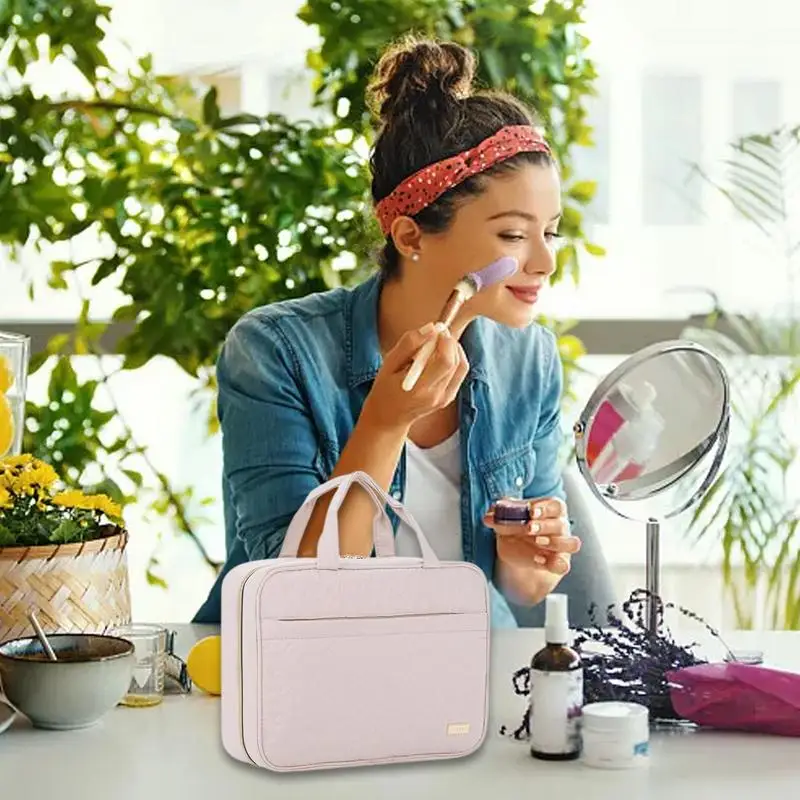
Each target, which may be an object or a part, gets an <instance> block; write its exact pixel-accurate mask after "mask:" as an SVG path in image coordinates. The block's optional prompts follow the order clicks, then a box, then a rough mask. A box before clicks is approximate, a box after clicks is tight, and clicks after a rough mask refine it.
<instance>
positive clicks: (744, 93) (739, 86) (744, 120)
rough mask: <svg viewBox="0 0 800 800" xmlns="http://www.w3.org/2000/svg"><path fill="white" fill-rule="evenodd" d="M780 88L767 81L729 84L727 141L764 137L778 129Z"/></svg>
mask: <svg viewBox="0 0 800 800" xmlns="http://www.w3.org/2000/svg"><path fill="white" fill-rule="evenodd" d="M781 99H782V98H781V84H780V83H778V81H768V80H739V81H734V83H733V102H732V119H731V128H732V130H731V138H732V139H737V138H739V137H741V136H750V135H751V134H754V133H765V132H766V131H769V130H772V129H774V128H777V127H779V126H780V124H781V122H782V116H783V115H782V111H781Z"/></svg>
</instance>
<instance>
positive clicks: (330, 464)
mask: <svg viewBox="0 0 800 800" xmlns="http://www.w3.org/2000/svg"><path fill="white" fill-rule="evenodd" d="M473 72H474V60H473V57H472V55H471V54H470V53H469V52H468V51H467V50H464V49H463V48H461V47H459V46H458V45H455V44H450V43H443V44H439V43H436V42H431V41H416V40H407V41H405V42H404V43H403V44H401V45H399V46H397V47H394V48H392V49H390V50H389V51H387V52H386V53H385V54H384V55H383V57H382V58H381V60H380V62H379V64H378V66H377V69H376V73H375V77H374V80H373V83H372V85H371V87H370V92H371V97H370V100H371V101H372V103H373V104H374V107H375V110H376V112H377V114H378V115H379V117H380V120H381V127H380V130H379V132H378V137H377V140H376V143H375V148H374V153H373V156H372V160H371V165H372V172H373V183H372V192H373V197H374V200H375V203H376V213H377V215H378V218H379V220H380V222H381V225H382V227H383V230H384V232H385V233H386V243H385V247H384V249H383V253H382V255H381V258H380V266H381V271H380V274H379V275H377V276H375V277H373V278H371V279H369V280H368V281H366V282H365V283H363V284H362V285H360V286H358V287H357V288H355V289H354V290H345V289H337V290H333V291H330V292H325V293H322V294H317V295H312V296H309V297H305V298H302V299H299V300H293V301H287V302H283V303H277V304H273V305H270V306H268V307H264V308H259V309H256V310H254V311H252V312H250V313H249V314H247V315H246V316H245V317H244V318H243V319H241V320H240V321H239V322H238V323H237V324H236V325H235V326H234V328H233V329H232V331H231V333H230V335H229V336H228V338H227V341H226V342H225V346H224V348H223V351H222V353H221V356H220V360H219V365H218V373H217V379H218V385H219V403H218V406H219V419H220V423H221V428H222V432H223V448H224V469H223V472H224V477H223V491H224V503H225V519H226V530H227V536H226V539H227V550H228V560H227V563H226V566H225V569H224V570H223V575H224V574H225V572H227V570H228V569H230V568H231V567H232V566H234V565H236V564H239V563H242V562H244V561H247V560H254V559H262V558H272V557H275V556H277V555H278V553H279V552H280V548H281V544H282V542H283V536H284V534H285V531H286V526H287V525H288V523H289V521H290V520H291V518H292V516H293V515H294V513H295V512H296V511H297V509H298V508H299V507H300V505H301V503H302V502H303V500H304V499H305V497H306V496H307V495H308V494H309V492H310V491H311V490H312V489H313V488H315V487H316V486H318V485H319V484H320V483H321V482H323V481H325V480H327V479H328V478H330V477H334V476H337V475H341V474H345V473H349V472H353V471H355V470H362V471H364V472H366V473H368V474H369V475H371V476H372V477H373V478H374V479H375V481H376V482H377V483H378V484H380V485H381V486H382V487H383V488H384V489H385V490H387V491H388V492H391V493H393V494H394V496H395V497H397V498H398V499H400V500H401V501H402V502H403V503H404V505H405V506H406V507H407V508H408V510H409V511H410V512H411V513H412V515H414V516H415V518H416V519H417V520H418V522H419V523H420V526H421V528H422V530H423V532H425V534H426V536H427V537H428V539H429V540H430V542H431V544H432V546H433V547H434V550H435V551H436V552H437V555H439V557H440V558H443V559H466V560H468V561H471V562H473V563H475V564H477V565H478V566H480V567H481V568H482V569H483V571H484V573H485V574H486V576H487V578H488V579H489V580H490V582H491V586H492V598H493V607H492V623H493V625H494V626H495V627H498V626H515V624H516V623H515V619H514V616H513V615H512V613H511V611H510V609H509V606H508V604H507V602H506V598H508V599H509V600H511V601H512V602H514V603H516V604H520V605H523V606H531V605H535V604H538V603H539V602H540V601H541V600H542V599H543V598H544V597H545V596H546V595H547V594H548V593H550V592H551V591H553V590H554V589H555V588H556V586H557V585H558V584H559V582H560V580H561V579H562V578H563V576H564V575H566V574H567V572H568V571H569V570H570V559H571V557H572V555H573V554H575V553H577V552H578V550H579V547H580V542H579V540H578V539H577V537H574V536H572V535H570V531H569V526H568V522H567V519H566V509H565V504H564V498H563V488H562V482H561V475H560V468H559V463H558V460H557V452H558V449H559V445H560V443H561V437H562V433H561V430H560V425H559V405H560V402H561V386H562V378H561V367H560V361H559V358H558V352H557V349H556V343H555V338H554V336H553V335H552V333H550V332H549V331H547V330H545V329H543V328H541V327H539V326H538V325H536V324H535V323H534V319H535V316H536V303H537V299H538V296H539V293H540V292H541V291H542V290H543V289H544V287H545V284H546V283H547V280H548V278H549V276H550V275H551V273H552V272H553V269H554V265H555V254H554V251H555V247H554V243H555V241H556V240H557V238H558V223H559V219H560V214H561V201H560V182H559V175H558V171H557V168H556V164H555V161H554V159H553V157H552V155H551V153H550V150H549V148H548V146H547V144H546V142H545V141H544V140H543V138H542V137H541V135H540V134H539V133H538V132H537V130H536V128H535V126H534V121H533V119H532V118H531V116H530V115H529V113H528V112H527V111H526V110H525V109H524V108H523V107H522V106H521V105H520V104H519V103H518V102H516V101H515V100H514V99H512V98H510V97H508V96H505V95H500V94H484V93H478V94H471V91H470V90H471V84H472V79H473ZM454 157H455V160H453V158H454ZM423 168H428V169H427V170H426V171H425V172H423V173H420V170H422V169H423ZM412 176H413V179H412V180H411V181H409V178H412ZM382 201H383V202H382ZM501 256H511V257H513V258H514V259H516V261H517V263H518V265H519V268H518V270H517V272H516V273H515V274H514V275H512V276H511V277H510V278H509V279H507V280H505V281H502V282H501V283H499V284H497V285H495V286H493V287H491V288H488V289H485V290H484V291H482V292H480V293H478V294H477V295H476V296H475V297H474V298H473V299H472V300H470V301H468V302H467V304H465V306H464V307H463V308H462V310H461V312H460V313H459V315H458V317H457V318H456V320H455V322H454V323H453V324H452V325H451V327H450V330H449V331H448V330H444V331H442V330H440V329H439V328H437V327H435V326H434V325H432V324H431V321H432V320H436V319H437V317H438V315H439V312H440V310H441V308H442V306H443V304H444V302H445V301H446V300H447V298H448V296H449V294H450V292H451V291H452V289H453V287H454V286H455V284H456V283H457V282H458V281H459V280H460V279H461V278H462V277H463V276H464V275H465V274H467V273H469V272H473V271H476V270H480V269H482V268H483V267H485V266H486V265H488V264H490V263H491V262H493V261H494V260H496V259H497V258H498V257H501ZM430 339H435V341H436V349H435V353H434V356H433V357H432V358H431V360H430V361H429V363H428V365H427V367H426V368H425V371H424V372H423V374H422V377H421V378H420V379H419V381H418V382H417V384H416V386H415V387H414V388H413V389H412V390H410V391H405V390H404V389H403V387H402V382H403V378H404V376H405V374H406V372H407V371H408V367H409V363H410V361H411V360H412V358H413V356H414V355H415V353H416V352H417V351H418V350H419V348H420V347H421V346H422V345H423V343H424V342H426V341H427V340H430ZM504 496H518V497H525V498H529V499H531V500H532V501H534V502H533V503H532V509H533V511H534V517H535V519H534V521H533V522H532V523H531V524H530V525H529V526H528V527H527V528H523V529H521V530H520V529H519V528H504V527H503V526H500V525H497V524H495V522H494V520H493V516H492V504H493V502H494V501H496V500H497V499H498V498H500V497H504ZM330 498H331V495H330V494H329V495H327V496H326V498H325V502H320V503H318V504H317V507H316V509H315V512H314V514H313V515H312V518H311V521H310V523H309V525H308V528H307V530H306V532H305V534H304V536H303V540H302V543H301V546H300V550H299V554H300V555H301V556H314V555H315V552H316V543H317V540H318V538H319V536H320V533H321V528H322V521H323V518H324V513H325V510H326V507H327V504H328V503H329V501H330ZM374 513H375V509H374V506H373V505H372V503H371V501H370V500H369V498H368V497H367V496H366V493H365V492H364V491H363V490H362V489H360V488H358V487H355V488H353V489H352V490H351V492H350V494H349V495H348V496H347V498H346V499H345V502H344V504H343V505H342V508H341V511H340V515H339V520H340V531H341V533H340V550H341V552H342V553H343V554H348V555H360V556H368V555H370V553H371V550H372V541H371V535H372V526H371V520H372V517H373V516H374ZM396 542H397V547H396V549H397V552H398V554H410V553H413V552H414V548H415V546H416V542H415V541H414V540H413V536H412V535H410V533H409V532H408V531H406V529H405V527H404V526H401V527H400V528H399V530H398V531H397V538H396ZM221 579H222V576H220V578H219V580H218V581H217V583H216V585H215V587H214V588H213V589H212V592H211V595H210V596H209V599H208V600H207V602H206V604H205V605H204V607H203V608H202V609H201V610H200V612H198V615H197V617H196V618H195V621H196V622H218V621H219V588H220V587H219V584H220V581H221Z"/></svg>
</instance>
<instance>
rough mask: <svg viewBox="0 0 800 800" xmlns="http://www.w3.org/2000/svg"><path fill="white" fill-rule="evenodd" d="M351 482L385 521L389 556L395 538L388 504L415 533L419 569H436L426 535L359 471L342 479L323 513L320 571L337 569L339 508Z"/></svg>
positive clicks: (398, 506)
mask: <svg viewBox="0 0 800 800" xmlns="http://www.w3.org/2000/svg"><path fill="white" fill-rule="evenodd" d="M354 483H357V484H358V485H359V486H361V487H362V488H364V489H366V490H367V492H368V493H369V495H370V497H371V498H372V500H373V502H374V503H375V506H376V507H377V509H378V511H379V517H380V518H383V519H384V520H386V523H387V527H388V530H389V534H390V535H391V536H392V555H394V536H393V534H392V528H391V523H389V518H388V517H387V515H386V510H385V508H384V506H385V505H389V506H390V507H391V509H392V510H393V511H394V512H395V514H397V516H398V517H399V518H400V519H401V520H402V521H403V522H405V523H406V525H408V527H409V528H411V530H412V531H413V532H414V535H415V536H416V539H417V543H418V544H419V549H420V552H421V553H422V566H423V567H431V566H438V564H439V558H438V557H437V555H436V553H434V552H433V548H432V547H431V546H430V543H429V542H428V540H427V539H426V538H425V535H424V534H423V533H422V530H421V529H420V527H419V525H418V524H417V521H416V520H415V519H414V517H412V516H411V514H409V513H408V511H407V510H406V509H405V507H404V506H403V504H402V503H400V502H399V501H398V500H395V499H394V498H393V497H392V496H391V495H388V494H387V493H386V492H384V491H383V489H381V487H380V486H378V484H377V483H375V481H374V480H373V479H372V478H371V477H370V476H369V475H367V473H366V472H361V471H360V470H359V471H356V472H352V473H350V474H349V475H347V476H345V480H344V481H343V482H342V484H341V485H340V486H339V488H338V489H337V490H336V494H335V495H334V496H333V500H331V504H330V506H329V507H328V511H327V513H326V514H325V524H324V526H323V528H322V535H321V536H320V538H319V542H318V543H317V567H318V568H319V569H339V564H340V558H341V555H340V554H339V516H338V515H339V509H340V508H341V506H342V503H343V502H344V498H345V496H346V495H347V492H348V491H349V490H350V487H351V486H352V485H353V484H354ZM373 530H374V528H373ZM373 541H374V539H373ZM375 544H376V545H377V542H375ZM376 552H377V547H376Z"/></svg>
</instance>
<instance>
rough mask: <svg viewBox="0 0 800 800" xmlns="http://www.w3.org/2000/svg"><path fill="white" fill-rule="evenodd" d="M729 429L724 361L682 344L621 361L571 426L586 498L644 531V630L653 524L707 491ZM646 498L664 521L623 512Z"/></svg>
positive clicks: (653, 619) (653, 596)
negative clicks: (658, 507)
mask: <svg viewBox="0 0 800 800" xmlns="http://www.w3.org/2000/svg"><path fill="white" fill-rule="evenodd" d="M729 424H730V388H729V382H728V377H727V373H726V372H725V369H724V367H723V365H722V363H721V362H720V360H719V359H718V358H717V357H716V356H715V355H714V354H713V353H711V352H710V351H708V350H706V349H705V348H703V347H701V346H700V345H698V344H695V343H694V342H690V341H683V340H676V341H669V342H659V343H656V344H653V345H650V346H648V347H645V348H644V349H643V350H640V351H638V352H637V353H634V354H633V355H632V356H630V357H629V358H627V359H625V361H623V362H622V363H621V364H620V365H619V366H617V367H616V368H615V369H614V370H612V372H610V373H609V374H608V376H606V377H605V378H604V379H603V380H602V381H601V382H600V384H599V385H598V386H597V388H596V389H595V391H594V392H593V393H592V396H591V397H590V398H589V401H588V403H587V404H586V406H585V408H584V409H583V411H582V413H581V414H580V416H579V418H578V421H577V422H576V423H575V429H574V433H575V453H576V459H577V463H578V468H579V470H580V473H581V475H582V476H583V478H584V479H585V480H586V482H587V483H588V485H589V488H590V489H591V491H592V493H593V494H594V495H595V496H596V497H597V498H598V499H599V500H600V501H601V502H602V503H603V504H604V505H605V506H606V507H607V508H609V509H611V510H612V511H613V512H614V513H616V514H618V515H619V516H621V517H624V518H625V519H630V520H637V521H641V522H642V523H643V524H644V525H645V526H646V527H645V530H646V538H647V557H646V589H647V592H648V594H649V596H650V601H649V606H648V611H647V625H648V627H649V629H650V630H652V631H654V630H655V629H656V627H657V610H658V609H657V602H658V598H659V597H660V521H661V520H663V519H668V518H670V517H674V516H676V515H677V514H680V513H682V512H683V511H686V510H687V509H688V508H690V507H691V506H693V505H694V504H695V503H697V502H698V501H699V500H700V499H701V498H702V497H703V495H704V494H705V493H706V492H707V490H708V488H709V487H710V486H711V484H712V482H713V481H714V479H715V478H716V476H717V473H718V472H719V468H720V465H721V462H722V458H723V456H724V453H725V448H726V446H727V442H728V429H729ZM689 486H691V489H689V488H687V487H689ZM654 498H657V499H659V500H661V501H663V500H664V499H665V498H667V502H668V505H667V508H666V510H665V511H663V513H661V514H658V515H656V514H653V513H648V514H645V515H636V514H635V513H633V512H631V510H630V509H631V508H634V507H635V508H637V509H638V508H640V507H641V506H642V505H644V506H645V507H647V505H648V501H651V500H653V499H654ZM659 505H663V502H662V503H660V504H659Z"/></svg>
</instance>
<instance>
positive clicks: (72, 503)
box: [0, 454, 131, 641]
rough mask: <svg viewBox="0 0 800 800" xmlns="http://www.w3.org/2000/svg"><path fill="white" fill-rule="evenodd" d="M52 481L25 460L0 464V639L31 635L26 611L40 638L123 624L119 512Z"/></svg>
mask: <svg viewBox="0 0 800 800" xmlns="http://www.w3.org/2000/svg"><path fill="white" fill-rule="evenodd" d="M59 483H60V482H59V479H58V475H57V474H56V471H55V470H54V469H53V467H52V466H50V465H49V464H47V463H46V462H44V461H41V460H39V459H37V458H34V457H33V456H31V455H29V454H22V455H14V456H7V457H5V458H2V459H0V641H6V640H8V639H13V638H16V637H19V636H27V635H32V634H33V631H32V628H31V627H30V623H29V622H28V619H27V614H28V612H29V611H30V609H31V608H33V609H35V610H36V612H37V614H38V617H39V620H40V622H41V623H42V627H43V628H44V629H45V630H46V631H48V632H55V631H59V632H87V633H103V632H105V631H106V630H107V629H108V628H110V627H112V626H115V625H121V624H126V623H129V622H130V616H131V610H130V609H131V602H130V586H129V580H128V564H127V553H126V546H127V543H128V533H127V531H126V529H125V527H124V522H123V519H122V513H121V509H120V507H119V506H118V505H117V504H116V503H114V502H113V501H112V500H111V499H110V498H109V497H107V496H105V495H102V494H85V493H83V492H81V491H79V490H76V489H64V488H63V487H60V486H59Z"/></svg>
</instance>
